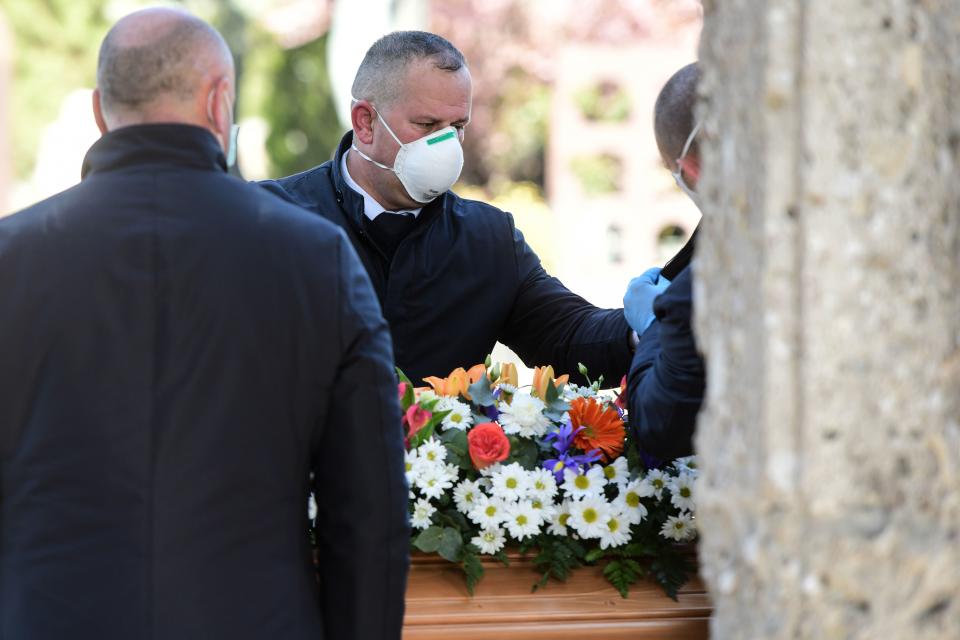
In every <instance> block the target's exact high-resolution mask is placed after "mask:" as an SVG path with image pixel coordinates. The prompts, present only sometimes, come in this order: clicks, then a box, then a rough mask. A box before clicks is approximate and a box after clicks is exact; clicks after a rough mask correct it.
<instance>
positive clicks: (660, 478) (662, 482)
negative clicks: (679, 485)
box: [641, 469, 670, 500]
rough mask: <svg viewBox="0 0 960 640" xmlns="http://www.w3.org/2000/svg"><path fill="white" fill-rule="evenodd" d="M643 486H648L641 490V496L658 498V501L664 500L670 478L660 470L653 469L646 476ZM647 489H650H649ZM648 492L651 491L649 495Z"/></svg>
mask: <svg viewBox="0 0 960 640" xmlns="http://www.w3.org/2000/svg"><path fill="white" fill-rule="evenodd" d="M643 484H644V485H646V486H643V487H642V488H641V495H644V494H646V495H650V496H656V498H657V500H660V499H662V498H663V490H664V489H666V488H667V485H669V484H670V476H668V475H667V474H665V473H664V472H663V471H660V470H659V469H651V470H650V471H648V472H647V475H646V476H644V478H643ZM647 487H649V489H648V488H647ZM647 491H649V493H647Z"/></svg>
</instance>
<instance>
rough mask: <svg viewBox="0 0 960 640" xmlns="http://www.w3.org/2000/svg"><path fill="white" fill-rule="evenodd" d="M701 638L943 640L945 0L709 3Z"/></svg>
mask: <svg viewBox="0 0 960 640" xmlns="http://www.w3.org/2000/svg"><path fill="white" fill-rule="evenodd" d="M704 5H705V11H706V16H705V28H704V34H703V40H702V45H701V60H702V63H703V66H704V69H705V76H704V81H703V86H702V93H703V98H704V99H703V103H702V104H701V112H700V113H701V117H702V118H703V119H704V120H705V130H704V139H703V145H704V146H703V155H704V178H703V179H702V180H701V183H700V185H701V191H702V192H703V194H704V198H705V202H706V207H705V208H706V215H705V216H704V234H703V238H702V241H701V242H700V244H699V245H698V247H697V251H698V258H697V263H696V278H697V283H696V291H695V296H696V298H695V303H696V313H697V320H696V325H697V326H696V330H697V336H698V340H699V342H700V345H701V347H702V348H703V350H704V352H705V354H706V357H707V371H708V373H707V375H708V387H709V389H708V398H707V407H706V409H705V411H704V414H703V416H702V417H701V421H700V425H699V433H698V440H697V445H698V450H699V451H700V452H701V466H702V470H703V480H702V483H701V486H700V487H699V491H698V509H699V528H700V530H701V547H700V553H701V563H702V572H703V575H704V577H705V579H706V581H707V583H708V584H709V587H710V590H711V593H712V596H713V599H714V603H715V606H716V610H715V616H714V619H713V621H712V632H713V637H715V638H737V639H740V638H811V639H813V638H817V639H820V638H863V639H868V638H869V639H874V638H911V639H914V638H937V639H940V638H960V535H958V534H960V3H958V2H956V0H851V1H850V2H836V1H835V0H704Z"/></svg>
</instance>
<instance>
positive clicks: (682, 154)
mask: <svg viewBox="0 0 960 640" xmlns="http://www.w3.org/2000/svg"><path fill="white" fill-rule="evenodd" d="M702 124H703V123H702V122H698V123H697V126H695V127H694V128H693V131H691V132H690V135H689V136H687V141H686V142H685V143H684V144H683V151H681V152H680V157H679V158H677V166H678V167H679V166H680V163H681V162H683V159H684V158H686V157H687V152H688V151H690V145H692V144H693V139H694V138H696V137H697V134H698V133H699V132H700V126H701V125H702ZM681 170H682V169H681Z"/></svg>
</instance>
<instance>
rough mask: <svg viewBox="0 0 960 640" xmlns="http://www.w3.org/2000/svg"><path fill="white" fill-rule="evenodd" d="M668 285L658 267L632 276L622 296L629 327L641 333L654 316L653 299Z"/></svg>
mask: <svg viewBox="0 0 960 640" xmlns="http://www.w3.org/2000/svg"><path fill="white" fill-rule="evenodd" d="M669 286H670V281H669V280H667V279H666V278H662V277H660V267H654V268H652V269H647V270H646V271H644V272H643V275H641V276H639V277H636V278H634V279H633V280H631V281H630V284H629V285H628V286H627V293H626V294H625V295H624V296H623V315H624V317H626V319H627V324H629V325H630V328H631V329H633V330H634V331H636V332H637V335H642V334H643V332H644V331H646V330H647V327H649V326H650V323H651V322H653V321H654V319H655V318H656V316H654V315H653V300H654V298H656V297H657V296H659V295H660V294H661V293H663V291H664V290H665V289H666V288H667V287H669Z"/></svg>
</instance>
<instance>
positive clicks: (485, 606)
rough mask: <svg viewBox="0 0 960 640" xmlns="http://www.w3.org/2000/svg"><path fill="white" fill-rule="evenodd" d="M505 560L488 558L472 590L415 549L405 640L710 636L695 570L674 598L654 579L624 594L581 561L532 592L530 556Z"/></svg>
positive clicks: (452, 570)
mask: <svg viewBox="0 0 960 640" xmlns="http://www.w3.org/2000/svg"><path fill="white" fill-rule="evenodd" d="M510 560H511V563H510V567H505V566H503V565H502V564H500V563H499V562H497V561H495V560H485V561H484V569H485V571H486V573H485V575H484V576H483V579H482V580H481V582H480V584H479V585H478V586H477V589H476V591H475V593H474V596H473V597H470V596H469V595H468V594H467V589H466V586H465V583H464V580H463V574H462V573H461V572H460V571H459V569H457V568H456V567H454V566H452V565H451V564H450V563H448V562H447V561H445V560H443V559H441V558H438V557H435V556H426V555H415V556H414V557H413V560H412V563H411V567H410V578H409V583H408V586H407V602H406V607H407V608H406V617H405V619H404V628H403V630H404V632H403V638H404V640H427V639H430V640H440V639H441V638H442V639H444V640H446V639H454V640H486V639H488V638H489V639H496V640H534V639H536V640H563V639H566V638H571V639H572V638H576V639H578V640H584V639H598V640H613V639H614V638H616V639H621V638H630V639H632V640H642V639H647V638H649V639H654V638H655V639H657V640H673V639H680V638H707V635H708V622H709V618H710V601H709V599H708V598H707V593H706V591H705V590H704V587H703V583H702V582H701V581H700V579H699V578H697V577H694V578H693V579H692V580H691V582H689V583H687V585H686V586H684V588H683V589H682V590H681V591H680V593H679V595H678V599H677V601H674V600H671V599H670V598H668V597H667V596H666V595H664V593H663V590H662V589H661V588H660V587H659V586H657V585H656V584H655V583H653V582H642V583H638V584H636V585H634V587H633V588H632V589H631V591H630V597H629V598H627V599H623V598H621V597H620V594H619V593H618V592H617V591H616V589H614V588H613V587H611V586H610V585H609V583H607V581H606V579H605V578H604V577H603V573H602V570H601V568H600V567H583V568H581V569H578V570H577V571H574V572H573V574H572V575H571V576H570V578H569V579H568V580H567V581H566V582H557V581H550V582H549V583H548V584H547V586H546V587H545V588H543V589H540V590H538V591H537V592H535V593H531V591H530V588H531V586H532V585H533V583H534V582H536V580H537V578H538V577H539V574H538V573H536V571H535V569H534V568H533V566H532V564H531V562H530V561H529V560H528V559H524V558H521V557H520V556H519V555H516V554H514V555H511V556H510Z"/></svg>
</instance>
